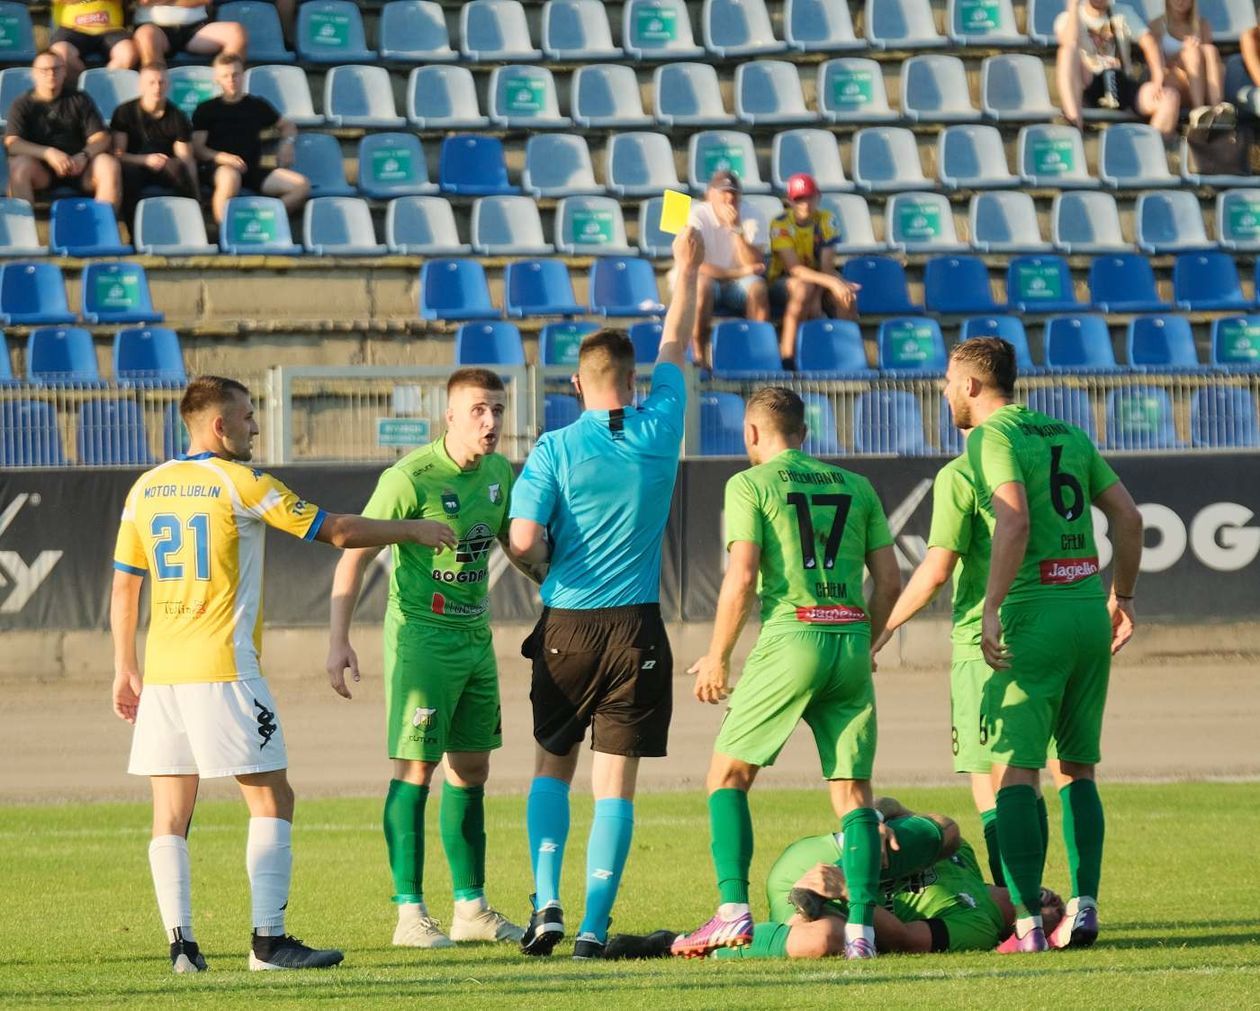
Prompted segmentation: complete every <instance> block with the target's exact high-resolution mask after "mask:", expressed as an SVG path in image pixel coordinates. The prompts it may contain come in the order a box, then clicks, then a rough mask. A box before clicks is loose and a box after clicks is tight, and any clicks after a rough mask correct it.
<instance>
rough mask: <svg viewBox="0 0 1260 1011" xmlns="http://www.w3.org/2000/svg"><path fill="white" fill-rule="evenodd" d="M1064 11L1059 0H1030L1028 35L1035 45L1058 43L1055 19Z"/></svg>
mask: <svg viewBox="0 0 1260 1011" xmlns="http://www.w3.org/2000/svg"><path fill="white" fill-rule="evenodd" d="M1062 13H1063V4H1061V3H1059V0H1028V36H1029V38H1030V39H1031V40H1032V41H1033V44H1034V45H1038V46H1053V45H1056V44H1057V43H1058V39H1057V38H1056V37H1055V34H1054V19H1055V18H1057V17H1058V16H1059V15H1060V14H1062Z"/></svg>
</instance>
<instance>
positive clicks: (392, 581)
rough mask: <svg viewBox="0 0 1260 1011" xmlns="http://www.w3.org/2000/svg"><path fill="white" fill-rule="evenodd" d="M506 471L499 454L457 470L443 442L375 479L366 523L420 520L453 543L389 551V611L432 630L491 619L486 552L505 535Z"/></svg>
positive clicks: (507, 465)
mask: <svg viewBox="0 0 1260 1011" xmlns="http://www.w3.org/2000/svg"><path fill="white" fill-rule="evenodd" d="M512 481H513V473H512V465H511V464H510V463H508V461H507V458H506V457H503V456H500V455H499V454H498V453H491V454H489V455H488V456H483V457H482V458H481V460H480V461H478V463H477V466H476V467H474V468H473V469H472V470H461V469H460V467H459V466H458V465H457V464H456V463H455V461H453V460H452V459H451V458H450V456H448V455H447V452H446V446H445V442H444V440H443V439H438V440H437V441H436V442H432V443H430V444H429V445H427V446H421V447H420V448H419V449H417V450H416V451H415V452H413V453H408V454H407V455H406V456H404V457H403V458H402V459H401V460H399V461H398V462H397V463H396V464H394V465H393V466H392V467H390V468H389V469H388V470H386V471H385V472H384V473H383V474H381V477H380V480H379V481H378V482H377V485H376V491H375V492H373V493H372V498H371V500H370V501H369V502H368V504H367V506H366V508H365V509H364V510H363V515H364V516H368V517H370V518H372V519H381V520H396V519H426V520H437V521H438V522H441V523H445V524H447V525H448V526H449V527H450V528H451V529H452V530H454V531H455V536H456V537H458V538H459V544H458V545H457V546H456V548H455V550H454V551H451V550H450V549H444V550H442V551H435V550H434V549H433V548H428V547H425V546H424V545H423V544H395V545H394V547H393V553H394V568H393V572H392V573H391V575H390V578H389V606H390V607H391V608H393V609H395V610H397V611H398V612H399V613H401V614H402V615H403V616H405V617H406V618H409V619H415V620H416V621H422V622H428V623H430V624H435V625H446V626H458V627H460V628H474V627H479V626H486V625H488V624H489V620H490V566H489V562H488V560H489V557H490V548H491V546H492V545H493V544H494V542H495V539H496V538H498V537H501V536H504V535H506V534H507V531H508V498H509V496H510V495H511V492H512Z"/></svg>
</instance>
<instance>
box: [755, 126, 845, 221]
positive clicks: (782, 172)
mask: <svg viewBox="0 0 1260 1011" xmlns="http://www.w3.org/2000/svg"><path fill="white" fill-rule="evenodd" d="M798 172H805V173H807V174H808V175H811V176H813V178H814V182H816V183H817V184H818V189H819V190H820V191H821V192H823V193H834V192H836V191H837V190H851V189H853V184H852V183H851V182H849V180H848V179H846V178H845V176H844V166H843V165H842V164H841V163H840V146H839V144H838V143H837V141H836V135H835V134H834V133H832V132H831V131H830V130H816V129H811V128H806V129H803V130H784V131H782V132H781V133H777V134H775V135H774V142H773V145H772V147H771V152H770V183H771V185H772V186H773V187H774V188H775V189H776V190H778V191H779V192H783V191H784V190H786V189H787V181H788V180H789V179H790V178H792V176H794V175H795V174H796V173H798ZM780 206H781V205H780ZM774 217H778V214H775V215H774Z"/></svg>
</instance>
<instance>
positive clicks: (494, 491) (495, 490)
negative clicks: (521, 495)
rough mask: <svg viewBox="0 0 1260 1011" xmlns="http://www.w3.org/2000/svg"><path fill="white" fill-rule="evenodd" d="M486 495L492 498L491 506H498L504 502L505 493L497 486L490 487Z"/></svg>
mask: <svg viewBox="0 0 1260 1011" xmlns="http://www.w3.org/2000/svg"><path fill="white" fill-rule="evenodd" d="M486 493H487V494H488V495H489V496H490V504H491V505H498V504H499V503H500V502H501V501H502V500H503V492H502V490H501V489H500V488H499V486H498V485H497V484H492V485H490V487H489V488H487V489H486Z"/></svg>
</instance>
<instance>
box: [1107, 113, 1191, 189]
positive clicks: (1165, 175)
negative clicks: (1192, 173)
mask: <svg viewBox="0 0 1260 1011" xmlns="http://www.w3.org/2000/svg"><path fill="white" fill-rule="evenodd" d="M1098 176H1099V178H1100V179H1102V181H1103V183H1104V184H1106V185H1107V186H1111V187H1113V188H1114V189H1152V188H1154V187H1160V186H1177V185H1179V184H1180V182H1181V180H1180V179H1178V178H1177V177H1176V176H1175V175H1173V174H1172V173H1171V172H1169V171H1168V156H1167V155H1166V154H1165V153H1164V140H1163V138H1162V137H1161V136H1160V135H1159V131H1158V130H1156V129H1155V128H1154V127H1153V126H1148V125H1147V124H1146V123H1115V124H1113V125H1112V126H1110V127H1108V128H1107V129H1106V130H1104V131H1103V132H1102V140H1101V141H1100V142H1099V145H1098Z"/></svg>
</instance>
